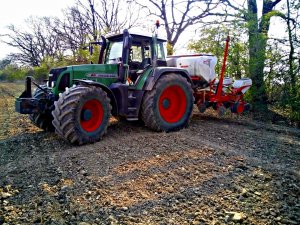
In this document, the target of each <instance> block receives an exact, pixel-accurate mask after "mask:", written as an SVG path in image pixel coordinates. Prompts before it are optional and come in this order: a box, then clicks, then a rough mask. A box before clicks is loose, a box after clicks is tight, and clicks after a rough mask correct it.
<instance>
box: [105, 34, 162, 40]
mask: <svg viewBox="0 0 300 225" xmlns="http://www.w3.org/2000/svg"><path fill="white" fill-rule="evenodd" d="M129 34H130V35H131V36H132V38H133V40H132V41H133V42H151V41H152V36H151V35H142V34H136V33H129ZM106 38H107V39H108V40H109V41H122V40H123V33H120V34H114V35H109V36H107V37H106ZM157 40H158V41H162V42H166V41H167V40H165V39H163V38H160V37H158V38H157Z"/></svg>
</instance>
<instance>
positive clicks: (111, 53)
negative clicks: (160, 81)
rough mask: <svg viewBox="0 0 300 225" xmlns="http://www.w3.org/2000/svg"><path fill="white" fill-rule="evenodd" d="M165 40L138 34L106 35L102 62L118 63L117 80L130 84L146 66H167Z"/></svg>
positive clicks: (126, 32) (134, 81) (125, 32)
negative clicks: (119, 68) (119, 66)
mask: <svg viewBox="0 0 300 225" xmlns="http://www.w3.org/2000/svg"><path fill="white" fill-rule="evenodd" d="M165 41H166V40H164V39H161V38H157V37H152V36H150V35H149V36H146V35H139V34H129V33H128V31H127V30H124V33H123V34H117V35H113V36H109V37H107V43H106V45H105V48H106V54H105V57H104V60H103V61H104V64H119V65H121V67H123V68H124V69H122V68H121V70H120V71H119V72H120V73H119V80H120V81H121V82H123V83H126V82H127V83H128V84H129V85H132V84H134V83H136V81H137V78H138V77H139V76H140V75H142V74H143V73H144V72H145V71H146V70H147V68H150V67H151V68H152V67H160V66H167V63H166V56H165V48H164V42H165Z"/></svg>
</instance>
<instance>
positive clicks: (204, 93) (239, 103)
mask: <svg viewBox="0 0 300 225" xmlns="http://www.w3.org/2000/svg"><path fill="white" fill-rule="evenodd" d="M229 42H230V37H229V36H227V38H226V45H225V50H224V59H223V65H222V69H221V75H220V78H219V82H218V83H217V84H216V79H214V80H212V81H211V82H210V83H209V89H208V88H206V89H199V90H197V91H196V92H195V93H194V97H195V99H196V104H197V106H198V108H199V110H200V112H204V111H205V110H206V108H208V107H211V106H212V107H213V108H214V109H215V110H217V111H218V112H219V115H220V116H222V115H224V113H225V111H226V108H231V112H232V113H238V114H241V113H243V112H245V111H248V110H249V109H250V105H249V104H248V103H246V102H245V101H244V93H243V90H244V89H246V88H249V87H250V86H251V85H244V86H241V87H239V88H234V87H232V86H231V84H229V85H224V75H225V71H226V61H227V55H228V48H229ZM192 79H193V80H197V79H199V77H192ZM224 89H225V90H224Z"/></svg>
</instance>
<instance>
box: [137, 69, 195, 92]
mask: <svg viewBox="0 0 300 225" xmlns="http://www.w3.org/2000/svg"><path fill="white" fill-rule="evenodd" d="M170 73H176V74H179V75H181V76H183V77H184V78H186V79H187V80H188V82H189V83H191V84H192V86H193V82H192V80H191V78H190V76H189V73H188V72H187V71H186V70H184V69H179V68H176V67H156V68H155V69H154V70H153V72H152V74H151V75H149V76H148V79H147V81H146V83H145V85H144V88H143V90H146V91H151V90H152V88H153V87H154V85H155V84H156V82H157V81H158V79H159V78H160V77H161V76H164V75H165V74H170Z"/></svg>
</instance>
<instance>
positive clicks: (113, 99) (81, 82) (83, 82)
mask: <svg viewBox="0 0 300 225" xmlns="http://www.w3.org/2000/svg"><path fill="white" fill-rule="evenodd" d="M73 81H74V83H75V84H79V85H85V86H95V87H99V88H101V89H102V90H104V91H105V92H106V94H107V96H108V97H109V99H110V103H111V106H112V112H111V113H112V115H113V116H117V115H118V113H119V110H118V105H117V100H116V97H115V95H114V94H113V92H112V91H111V90H110V89H109V88H108V87H107V86H105V85H103V84H101V83H98V82H95V81H92V80H80V79H74V80H73Z"/></svg>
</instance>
